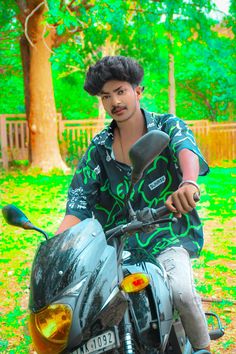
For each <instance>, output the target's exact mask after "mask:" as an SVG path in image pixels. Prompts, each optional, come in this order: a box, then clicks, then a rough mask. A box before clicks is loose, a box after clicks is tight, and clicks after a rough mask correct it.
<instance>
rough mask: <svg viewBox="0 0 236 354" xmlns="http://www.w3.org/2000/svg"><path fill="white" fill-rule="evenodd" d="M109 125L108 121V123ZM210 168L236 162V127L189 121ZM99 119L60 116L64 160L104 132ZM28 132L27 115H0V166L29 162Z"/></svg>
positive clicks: (6, 166)
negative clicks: (100, 132)
mask: <svg viewBox="0 0 236 354" xmlns="http://www.w3.org/2000/svg"><path fill="white" fill-rule="evenodd" d="M107 123H109V121H107ZM187 123H188V125H189V126H190V128H191V129H192V130H193V132H194V135H195V137H196V140H197V143H198V145H199V147H200V149H201V151H202V153H203V155H204V156H205V158H206V160H207V161H208V162H209V164H210V165H217V164H218V165H220V164H222V161H225V160H228V161H232V160H234V159H236V123H211V122H209V121H208V120H199V121H187ZM103 127H104V123H103V122H99V121H98V120H97V119H87V120H63V119H62V118H61V115H60V114H58V138H59V142H60V147H61V152H62V155H63V157H66V156H68V155H73V156H75V157H77V156H78V155H81V154H82V153H83V152H84V151H85V150H86V148H87V146H88V144H89V142H90V141H91V139H92V138H93V137H94V135H95V134H96V133H97V132H99V131H100V130H101V129H103ZM28 146H29V132H28V127H27V122H26V119H25V115H24V114H18V115H12V114H2V115H0V162H1V163H2V165H3V167H4V168H8V165H9V162H11V161H14V160H28V156H29V148H28Z"/></svg>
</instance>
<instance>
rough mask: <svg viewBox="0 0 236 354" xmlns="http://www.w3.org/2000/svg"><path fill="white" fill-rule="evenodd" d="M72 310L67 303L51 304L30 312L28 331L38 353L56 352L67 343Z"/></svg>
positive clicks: (56, 353) (54, 353)
mask: <svg viewBox="0 0 236 354" xmlns="http://www.w3.org/2000/svg"><path fill="white" fill-rule="evenodd" d="M71 320H72V310H71V308H70V307H69V306H68V305H64V304H52V305H49V306H48V307H47V308H46V309H44V310H42V311H40V312H38V313H31V314H30V321H29V327H30V333H31V336H32V340H33V344H34V347H35V349H36V351H37V353H38V354H45V353H47V354H49V353H52V354H58V353H60V352H61V351H62V350H63V349H64V348H65V347H66V345H67V341H68V336H69V332H70V327H71Z"/></svg>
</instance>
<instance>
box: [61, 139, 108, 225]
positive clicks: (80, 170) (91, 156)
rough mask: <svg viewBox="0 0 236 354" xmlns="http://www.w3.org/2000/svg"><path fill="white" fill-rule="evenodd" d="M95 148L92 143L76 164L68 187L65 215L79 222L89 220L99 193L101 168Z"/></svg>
mask: <svg viewBox="0 0 236 354" xmlns="http://www.w3.org/2000/svg"><path fill="white" fill-rule="evenodd" d="M96 155H97V154H96V146H95V145H94V144H93V143H92V144H91V145H90V146H89V148H88V150H87V151H86V153H85V155H84V156H83V157H82V159H81V161H80V162H79V164H78V167H77V169H76V172H75V174H74V177H73V179H72V182H71V184H70V187H69V191H68V200H67V205H66V215H74V216H76V217H77V218H79V219H80V220H84V219H86V218H91V217H92V216H93V215H92V210H93V206H94V205H95V204H96V200H97V198H98V191H99V184H100V183H99V181H100V178H99V175H100V172H101V168H100V165H99V163H98V162H97V160H98V158H97V156H96Z"/></svg>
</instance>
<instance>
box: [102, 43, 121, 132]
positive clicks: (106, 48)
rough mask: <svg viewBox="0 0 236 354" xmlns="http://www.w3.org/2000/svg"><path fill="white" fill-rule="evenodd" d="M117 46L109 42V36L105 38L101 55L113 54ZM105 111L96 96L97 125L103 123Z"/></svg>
mask: <svg viewBox="0 0 236 354" xmlns="http://www.w3.org/2000/svg"><path fill="white" fill-rule="evenodd" d="M117 49H118V46H117V44H116V43H115V42H111V36H109V37H108V38H106V41H105V44H104V45H103V47H102V56H103V57H105V56H107V55H115V54H116V51H117ZM105 119H106V111H105V109H104V108H103V104H102V101H101V99H100V98H98V125H99V126H100V125H101V124H102V123H103V124H104V125H105Z"/></svg>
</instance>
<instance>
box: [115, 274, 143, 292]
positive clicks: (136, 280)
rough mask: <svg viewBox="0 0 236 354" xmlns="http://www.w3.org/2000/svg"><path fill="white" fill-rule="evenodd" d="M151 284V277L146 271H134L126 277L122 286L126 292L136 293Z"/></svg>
mask: <svg viewBox="0 0 236 354" xmlns="http://www.w3.org/2000/svg"><path fill="white" fill-rule="evenodd" d="M148 284H150V279H149V276H148V275H147V274H144V273H134V274H130V275H128V276H127V277H125V278H124V279H123V280H122V282H121V284H120V287H121V289H122V290H123V291H125V292H126V293H135V292H138V291H141V290H143V289H144V288H146V287H147V286H148Z"/></svg>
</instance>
